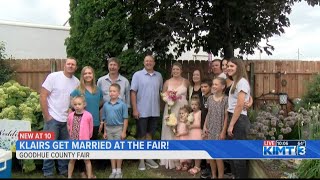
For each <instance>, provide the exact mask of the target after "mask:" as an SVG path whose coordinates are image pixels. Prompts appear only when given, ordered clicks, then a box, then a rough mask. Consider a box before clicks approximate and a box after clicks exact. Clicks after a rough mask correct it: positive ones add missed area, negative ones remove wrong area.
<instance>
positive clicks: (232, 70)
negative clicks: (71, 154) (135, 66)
mask: <svg viewBox="0 0 320 180" xmlns="http://www.w3.org/2000/svg"><path fill="white" fill-rule="evenodd" d="M143 63H144V68H143V69H142V70H140V71H137V72H136V73H134V75H133V77H132V81H131V85H130V83H129V81H128V80H127V79H126V78H125V77H123V76H121V75H120V74H119V68H120V62H119V60H118V59H116V58H110V59H108V70H109V73H108V74H107V75H105V76H102V77H100V78H99V79H98V81H97V83H96V78H95V72H94V69H93V68H92V67H90V66H85V67H83V69H82V71H81V76H80V81H79V80H78V78H76V77H75V76H74V73H75V71H76V70H77V62H76V59H75V58H67V61H66V63H65V66H64V70H63V71H59V72H54V73H51V74H49V75H48V77H47V78H46V80H45V81H44V83H43V84H42V89H41V92H40V105H41V108H42V112H43V116H44V120H45V122H44V131H53V132H54V133H55V139H56V140H67V139H71V140H90V139H93V140H96V139H97V138H98V134H99V133H103V137H104V138H105V139H108V140H124V139H125V138H126V132H127V128H128V118H129V114H128V108H132V116H133V117H134V118H135V119H136V127H137V139H139V140H144V139H146V140H152V137H153V135H154V133H155V131H156V129H157V125H158V121H159V120H160V101H161V98H160V93H161V92H162V93H165V92H167V91H175V92H176V93H177V95H178V96H180V97H181V98H179V99H178V100H177V101H176V102H175V104H174V105H173V106H172V107H170V111H171V112H172V113H174V114H175V116H176V117H177V118H178V119H179V120H178V125H177V127H176V130H177V132H175V131H172V128H170V127H169V126H167V125H166V121H167V119H166V118H165V117H166V116H167V115H168V114H167V113H168V108H169V107H168V104H166V105H165V108H164V111H163V112H164V114H163V119H162V127H161V128H162V130H161V139H162V140H174V139H181V140H184V139H188V140H220V139H221V140H222V139H246V138H247V137H246V136H247V131H248V128H249V125H250V123H249V120H248V117H247V108H248V107H250V106H251V105H252V99H251V98H250V86H249V82H248V78H247V75H246V70H245V67H244V64H243V62H242V60H240V59H237V58H231V59H229V60H226V59H224V60H222V61H221V60H218V59H216V60H214V61H213V62H212V73H211V74H210V76H208V77H204V75H203V74H202V71H201V70H200V69H196V70H195V71H194V72H193V76H192V81H191V82H189V80H187V79H185V78H183V77H182V69H183V68H182V65H181V64H180V63H178V62H176V63H174V64H173V65H172V69H171V78H170V79H168V80H166V81H165V82H164V83H163V78H162V75H161V74H160V73H159V72H157V71H155V70H154V66H155V59H154V57H153V56H152V55H147V56H145V58H144V62H143ZM191 112H192V114H193V122H192V123H190V124H188V125H187V126H186V125H184V124H183V123H185V122H186V118H187V117H186V116H187V114H190V113H191ZM102 131H103V132H102ZM75 162H76V161H75V160H58V170H59V173H60V174H61V175H63V176H65V177H69V178H71V177H72V176H73V170H74V166H75ZM78 162H79V167H80V172H81V177H87V178H95V176H94V173H93V170H92V169H93V168H92V165H91V162H90V160H84V161H78ZM230 162H231V163H230V164H231V169H232V173H233V175H234V177H235V178H245V177H247V175H248V170H247V165H246V161H245V160H234V161H230ZM159 164H160V165H162V166H164V167H165V168H167V169H176V170H188V172H189V173H191V174H193V175H195V174H197V173H199V172H200V171H201V169H202V171H203V172H205V171H206V170H208V168H211V173H210V174H211V175H210V176H211V177H213V178H217V177H218V178H223V175H224V162H223V161H222V160H218V159H217V160H198V159H196V160H194V161H192V160H167V159H161V160H160V163H159ZM159 164H158V163H157V162H155V161H154V160H151V159H146V160H144V159H140V163H139V166H138V169H139V170H145V169H146V166H149V167H151V168H158V167H159ZM121 165H122V160H120V159H119V160H111V167H112V172H111V174H110V176H109V178H122V170H121ZM53 170H54V160H48V159H46V160H44V163H43V173H44V176H45V177H51V176H53V174H54V172H53ZM203 172H202V173H203Z"/></svg>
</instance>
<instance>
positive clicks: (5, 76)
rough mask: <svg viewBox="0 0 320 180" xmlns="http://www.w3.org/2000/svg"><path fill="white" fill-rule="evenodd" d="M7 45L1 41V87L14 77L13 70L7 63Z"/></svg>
mask: <svg viewBox="0 0 320 180" xmlns="http://www.w3.org/2000/svg"><path fill="white" fill-rule="evenodd" d="M5 50H6V48H5V44H4V42H2V41H0V67H1V68H0V85H1V84H3V83H5V82H7V81H9V80H10V79H11V78H12V77H13V75H14V70H13V68H12V67H11V66H10V65H9V64H8V63H7V62H6V59H7V57H6V54H5Z"/></svg>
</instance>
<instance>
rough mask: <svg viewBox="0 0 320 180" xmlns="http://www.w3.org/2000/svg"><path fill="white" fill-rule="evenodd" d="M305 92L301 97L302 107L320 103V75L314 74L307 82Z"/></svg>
mask: <svg viewBox="0 0 320 180" xmlns="http://www.w3.org/2000/svg"><path fill="white" fill-rule="evenodd" d="M306 89H307V92H306V93H305V94H304V96H303V98H302V102H303V105H304V107H308V105H309V107H310V105H313V104H317V103H320V75H316V76H315V77H314V79H313V80H312V81H311V82H310V83H308V85H307V88H306Z"/></svg>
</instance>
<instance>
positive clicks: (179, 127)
mask: <svg viewBox="0 0 320 180" xmlns="http://www.w3.org/2000/svg"><path fill="white" fill-rule="evenodd" d="M188 131H189V128H188V125H187V124H186V123H184V122H180V121H179V122H178V125H177V133H183V134H186V135H182V136H179V137H177V140H188V139H189V135H188Z"/></svg>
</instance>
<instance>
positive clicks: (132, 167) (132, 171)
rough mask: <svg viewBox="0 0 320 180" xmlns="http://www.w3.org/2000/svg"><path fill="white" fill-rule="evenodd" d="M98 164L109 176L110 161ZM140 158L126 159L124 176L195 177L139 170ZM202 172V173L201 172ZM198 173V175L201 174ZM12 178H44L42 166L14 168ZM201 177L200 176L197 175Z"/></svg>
mask: <svg viewBox="0 0 320 180" xmlns="http://www.w3.org/2000/svg"><path fill="white" fill-rule="evenodd" d="M97 164H98V165H93V169H94V174H95V175H96V176H97V178H108V177H109V175H110V173H111V166H110V161H109V160H106V161H101V162H100V161H98V163H97ZM138 164H139V161H138V160H125V161H124V162H123V167H122V171H123V178H134V179H135V178H142V179H150V178H183V179H185V178H195V176H192V175H190V174H188V173H187V172H181V171H180V172H178V171H176V170H174V169H173V170H168V169H165V168H164V167H161V166H160V167H159V168H158V169H147V170H145V171H139V170H138ZM199 174H200V173H199ZM199 174H198V175H199ZM74 177H75V178H80V175H79V173H78V171H76V170H75V172H74ZM12 178H23V179H37V178H43V173H42V171H41V167H39V166H37V170H35V171H33V172H31V173H23V172H22V171H21V169H19V168H14V169H13V171H12ZM56 178H62V177H61V176H59V175H56ZM197 178H199V176H197Z"/></svg>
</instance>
